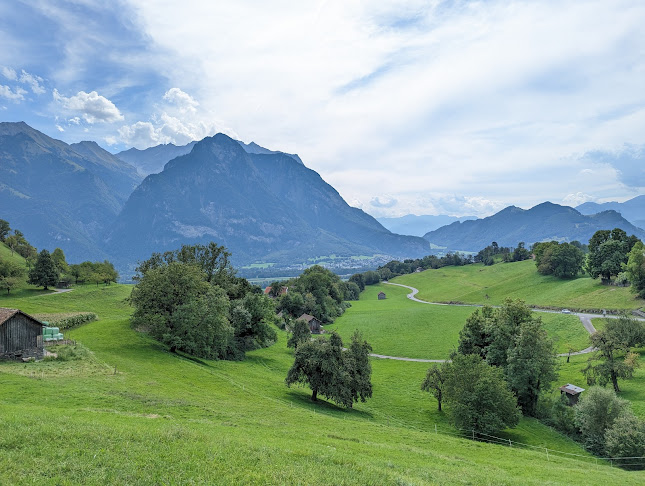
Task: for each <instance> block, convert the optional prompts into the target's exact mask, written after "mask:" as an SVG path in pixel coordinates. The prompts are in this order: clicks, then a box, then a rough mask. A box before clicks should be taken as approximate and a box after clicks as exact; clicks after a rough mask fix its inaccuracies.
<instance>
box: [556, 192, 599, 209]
mask: <svg viewBox="0 0 645 486" xmlns="http://www.w3.org/2000/svg"><path fill="white" fill-rule="evenodd" d="M595 200H596V198H595V197H594V196H592V195H590V194H585V193H584V192H576V193H575V194H567V195H566V196H565V197H563V198H562V202H563V203H564V204H565V205H567V206H571V207H576V206H580V205H581V204H583V203H586V202H589V201H595Z"/></svg>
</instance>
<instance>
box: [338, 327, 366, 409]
mask: <svg viewBox="0 0 645 486" xmlns="http://www.w3.org/2000/svg"><path fill="white" fill-rule="evenodd" d="M371 351H372V346H370V344H369V343H368V342H367V341H365V340H364V339H363V337H362V336H361V333H360V332H358V331H354V334H352V342H351V344H350V345H349V348H348V349H347V351H345V352H344V353H343V364H344V366H345V369H346V370H347V372H348V373H349V382H350V383H349V388H350V392H351V398H352V401H351V402H350V405H349V406H350V407H351V406H352V402H358V401H359V400H360V401H361V402H364V401H365V400H367V399H368V398H372V365H371V364H370V352H371Z"/></svg>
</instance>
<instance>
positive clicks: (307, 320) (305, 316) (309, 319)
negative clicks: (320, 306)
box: [298, 314, 316, 322]
mask: <svg viewBox="0 0 645 486" xmlns="http://www.w3.org/2000/svg"><path fill="white" fill-rule="evenodd" d="M312 319H316V318H315V317H314V316H311V315H309V314H303V315H301V316H300V317H298V320H299V321H300V320H303V321H305V322H311V320H312Z"/></svg>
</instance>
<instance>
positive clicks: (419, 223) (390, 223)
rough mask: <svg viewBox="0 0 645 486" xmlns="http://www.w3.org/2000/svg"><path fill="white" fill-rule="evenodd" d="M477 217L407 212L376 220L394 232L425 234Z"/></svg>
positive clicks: (415, 234) (413, 234)
mask: <svg viewBox="0 0 645 486" xmlns="http://www.w3.org/2000/svg"><path fill="white" fill-rule="evenodd" d="M471 219H477V217H476V216H464V217H461V218H457V217H455V216H446V215H444V214H440V215H438V216H431V215H425V216H417V215H415V214H407V215H405V216H401V217H399V218H376V220H377V221H378V222H379V223H381V224H382V225H383V226H385V227H386V228H387V229H389V230H390V231H391V232H392V233H398V234H400V235H412V236H423V235H425V234H426V233H428V232H429V231H434V230H436V229H437V228H441V227H442V226H445V225H447V224H450V223H454V222H455V221H468V220H471Z"/></svg>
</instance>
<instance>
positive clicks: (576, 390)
mask: <svg viewBox="0 0 645 486" xmlns="http://www.w3.org/2000/svg"><path fill="white" fill-rule="evenodd" d="M583 391H585V389H584V388H580V387H579V386H576V385H572V384H571V383H567V384H566V385H564V386H561V387H560V395H563V394H566V395H567V398H568V399H569V405H575V404H576V403H578V398H580V394H581V393H582V392H583Z"/></svg>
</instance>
